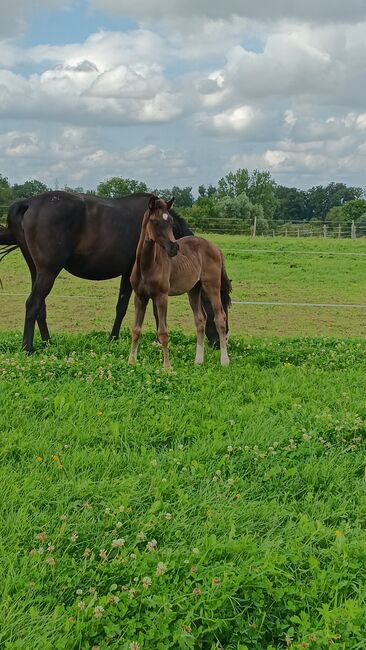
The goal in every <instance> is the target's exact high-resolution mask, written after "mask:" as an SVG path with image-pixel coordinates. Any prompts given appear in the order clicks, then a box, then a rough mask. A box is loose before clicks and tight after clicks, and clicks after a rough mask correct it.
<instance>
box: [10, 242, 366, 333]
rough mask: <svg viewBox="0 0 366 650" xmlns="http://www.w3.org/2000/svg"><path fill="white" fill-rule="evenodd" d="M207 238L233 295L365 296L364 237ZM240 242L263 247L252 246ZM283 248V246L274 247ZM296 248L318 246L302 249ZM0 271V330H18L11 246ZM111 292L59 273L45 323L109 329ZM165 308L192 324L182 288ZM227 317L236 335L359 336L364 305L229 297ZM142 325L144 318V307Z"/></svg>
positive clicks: (182, 325)
mask: <svg viewBox="0 0 366 650" xmlns="http://www.w3.org/2000/svg"><path fill="white" fill-rule="evenodd" d="M210 238H211V239H213V240H214V241H216V242H217V243H218V244H219V245H220V246H221V247H222V249H223V250H224V252H225V256H226V262H227V267H228V272H229V275H230V277H231V278H232V280H233V298H234V299H236V300H247V301H253V300H254V301H280V302H281V301H282V302H313V303H314V302H315V303H323V302H325V303H337V304H341V303H346V304H348V303H360V304H366V255H365V256H364V257H362V256H353V255H352V253H355V252H356V253H357V252H358V253H360V252H361V253H366V242H365V241H364V240H357V241H350V240H339V241H338V240H324V239H297V238H295V239H292V238H275V239H272V238H264V237H257V238H256V239H254V240H253V239H250V238H249V237H239V236H230V235H210ZM247 249H255V250H263V249H266V250H270V251H271V252H270V253H264V252H255V253H253V252H247ZM284 250H286V251H291V253H283V252H281V251H284ZM304 251H314V252H318V253H319V254H316V255H306V254H304ZM322 252H325V253H328V254H326V255H322ZM329 253H337V254H338V255H329ZM339 253H342V255H339ZM344 253H346V255H344ZM0 278H1V279H2V282H3V290H2V291H1V290H0V330H1V329H3V330H20V329H21V328H22V326H23V318H24V301H25V299H26V295H27V291H28V289H29V274H28V269H27V267H26V265H25V262H24V260H23V259H22V258H21V256H20V253H12V255H10V256H9V257H8V258H6V259H5V260H4V261H3V262H2V264H1V265H0ZM117 292H118V280H111V281H108V282H99V283H98V282H86V281H85V280H78V279H76V278H74V277H72V276H70V275H69V274H68V273H66V272H64V273H62V274H61V276H60V277H59V278H58V280H57V281H56V284H55V287H54V289H53V291H52V293H51V295H50V296H49V298H48V300H47V305H48V318H49V323H50V327H51V330H52V331H55V330H56V331H67V332H85V331H92V330H106V331H109V330H110V328H111V326H112V321H113V318H114V308H115V303H116V299H117ZM9 294H11V295H9ZM14 294H17V295H14ZM19 294H20V295H19ZM169 311H170V316H169V322H170V326H171V327H172V328H173V329H178V328H179V329H183V331H184V332H185V333H192V332H193V319H192V315H191V311H190V308H189V306H188V301H187V299H186V297H185V296H182V297H178V298H174V299H171V301H170V308H169ZM131 314H132V305H131V306H130V308H129V311H128V315H127V318H126V320H125V326H127V327H128V328H129V327H130V324H131ZM230 324H231V332H232V333H233V334H236V335H239V334H240V335H243V334H244V335H265V336H272V335H273V336H283V335H287V336H297V335H308V336H309V335H310V336H319V335H321V336H340V337H342V336H361V337H365V336H366V309H342V308H339V309H336V308H325V309H324V308H322V309H317V308H309V307H268V306H249V305H235V306H234V307H233V309H232V310H231V314H230ZM147 325H148V327H151V326H152V319H151V315H149V319H148V321H147Z"/></svg>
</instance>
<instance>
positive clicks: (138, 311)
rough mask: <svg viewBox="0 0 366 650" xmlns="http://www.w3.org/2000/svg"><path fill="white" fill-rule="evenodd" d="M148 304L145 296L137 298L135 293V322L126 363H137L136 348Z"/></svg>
mask: <svg viewBox="0 0 366 650" xmlns="http://www.w3.org/2000/svg"><path fill="white" fill-rule="evenodd" d="M148 302H149V299H148V298H147V297H146V296H138V295H137V293H135V320H134V323H133V327H132V341H131V350H130V356H129V357H128V363H131V364H133V363H136V361H137V348H138V344H139V338H140V333H141V327H142V323H143V322H144V318H145V313H146V307H147V303H148Z"/></svg>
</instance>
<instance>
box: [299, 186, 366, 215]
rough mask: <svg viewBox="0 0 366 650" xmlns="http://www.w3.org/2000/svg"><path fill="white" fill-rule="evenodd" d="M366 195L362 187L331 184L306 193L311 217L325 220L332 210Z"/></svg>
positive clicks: (314, 188)
mask: <svg viewBox="0 0 366 650" xmlns="http://www.w3.org/2000/svg"><path fill="white" fill-rule="evenodd" d="M363 194H364V191H363V189H362V188H361V187H347V185H345V184H344V183H329V185H326V186H325V187H324V186H323V185H317V186H316V187H312V188H310V190H308V191H307V193H306V200H307V206H308V210H309V216H310V217H316V218H317V219H320V220H322V221H324V220H325V218H326V215H327V214H328V212H329V210H331V208H334V207H337V206H341V205H344V204H345V203H348V202H349V201H353V200H355V199H360V198H361V197H362V196H363Z"/></svg>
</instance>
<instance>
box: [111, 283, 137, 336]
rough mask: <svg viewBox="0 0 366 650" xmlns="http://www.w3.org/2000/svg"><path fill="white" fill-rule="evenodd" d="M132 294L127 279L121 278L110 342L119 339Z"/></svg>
mask: <svg viewBox="0 0 366 650" xmlns="http://www.w3.org/2000/svg"><path fill="white" fill-rule="evenodd" d="M131 293H132V287H131V283H130V280H129V278H128V277H125V278H124V277H122V278H121V284H120V287H119V294H118V300H117V305H116V318H115V320H114V323H113V327H112V332H111V335H110V337H109V340H110V341H113V340H116V339H118V337H119V332H120V329H121V324H122V321H123V319H124V317H125V314H126V311H127V307H128V303H129V301H130V297H131Z"/></svg>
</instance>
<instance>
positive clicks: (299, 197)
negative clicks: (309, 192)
mask: <svg viewBox="0 0 366 650" xmlns="http://www.w3.org/2000/svg"><path fill="white" fill-rule="evenodd" d="M276 196H277V199H278V205H277V208H276V212H275V214H274V215H273V216H274V219H275V220H283V221H306V220H307V219H308V218H309V216H310V214H309V209H308V205H307V199H306V192H304V190H298V189H297V188H296V187H285V186H284V185H277V188H276Z"/></svg>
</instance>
